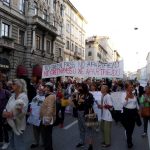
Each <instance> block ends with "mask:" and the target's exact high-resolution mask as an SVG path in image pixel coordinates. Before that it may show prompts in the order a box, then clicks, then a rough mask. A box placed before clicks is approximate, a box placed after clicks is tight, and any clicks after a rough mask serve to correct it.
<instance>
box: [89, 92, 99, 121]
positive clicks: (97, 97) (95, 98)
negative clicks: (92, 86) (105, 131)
mask: <svg viewBox="0 0 150 150" xmlns="http://www.w3.org/2000/svg"><path fill="white" fill-rule="evenodd" d="M90 93H91V94H92V95H93V97H94V100H95V101H94V104H93V110H94V112H95V113H96V114H97V116H98V121H100V120H101V109H99V108H98V106H97V104H101V97H102V93H101V92H100V91H94V92H93V91H91V92H90Z"/></svg>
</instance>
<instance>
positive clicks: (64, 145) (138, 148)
mask: <svg viewBox="0 0 150 150" xmlns="http://www.w3.org/2000/svg"><path fill="white" fill-rule="evenodd" d="M142 131H143V127H140V128H139V127H136V128H135V131H134V136H133V144H134V147H133V148H132V150H149V147H148V140H147V137H146V138H142V137H141V134H142ZM32 140H33V135H32V127H31V126H28V127H27V130H26V133H25V141H26V146H27V150H29V149H30V148H29V147H30V145H31V143H32ZM78 142H79V133H78V124H77V121H76V119H75V118H73V117H72V116H71V115H69V114H67V115H66V118H65V125H64V128H63V129H60V128H59V127H55V128H54V130H53V147H54V150H77V148H76V147H75V146H76V144H77V143H78ZM101 142H102V140H101V132H95V136H94V150H101V149H103V148H101V144H100V143H101ZM105 149H106V148H105ZM107 149H108V150H127V149H128V148H127V146H126V141H125V134H124V129H123V128H122V126H121V125H120V124H117V125H116V124H115V123H113V126H112V145H111V147H110V148H107ZM34 150H42V146H41V147H39V148H35V149H34Z"/></svg>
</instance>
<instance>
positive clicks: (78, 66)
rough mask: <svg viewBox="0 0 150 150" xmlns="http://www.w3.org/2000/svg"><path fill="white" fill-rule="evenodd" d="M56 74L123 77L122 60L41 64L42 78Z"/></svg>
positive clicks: (55, 75) (56, 75)
mask: <svg viewBox="0 0 150 150" xmlns="http://www.w3.org/2000/svg"><path fill="white" fill-rule="evenodd" d="M58 76H74V77H80V76H82V77H102V78H106V77H115V78H123V61H118V62H111V63H100V62H98V61H64V62H61V63H56V64H51V65H43V70H42V78H51V77H58Z"/></svg>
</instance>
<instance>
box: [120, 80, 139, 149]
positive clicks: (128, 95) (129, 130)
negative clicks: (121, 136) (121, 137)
mask: <svg viewBox="0 0 150 150" xmlns="http://www.w3.org/2000/svg"><path fill="white" fill-rule="evenodd" d="M133 90H134V87H133V83H132V82H131V81H128V82H127V83H126V84H125V92H124V93H123V94H122V100H121V101H122V104H123V116H122V124H123V126H124V128H125V132H126V136H127V145H128V148H132V147H133V143H132V134H133V131H134V127H135V123H136V117H137V116H138V109H139V106H138V101H137V98H136V96H135V95H134V94H133Z"/></svg>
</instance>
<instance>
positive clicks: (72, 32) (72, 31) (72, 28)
mask: <svg viewBox="0 0 150 150" xmlns="http://www.w3.org/2000/svg"><path fill="white" fill-rule="evenodd" d="M71 34H72V35H74V26H73V25H71Z"/></svg>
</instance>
